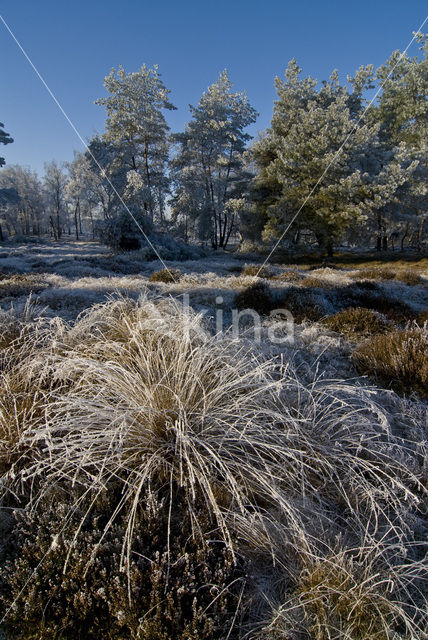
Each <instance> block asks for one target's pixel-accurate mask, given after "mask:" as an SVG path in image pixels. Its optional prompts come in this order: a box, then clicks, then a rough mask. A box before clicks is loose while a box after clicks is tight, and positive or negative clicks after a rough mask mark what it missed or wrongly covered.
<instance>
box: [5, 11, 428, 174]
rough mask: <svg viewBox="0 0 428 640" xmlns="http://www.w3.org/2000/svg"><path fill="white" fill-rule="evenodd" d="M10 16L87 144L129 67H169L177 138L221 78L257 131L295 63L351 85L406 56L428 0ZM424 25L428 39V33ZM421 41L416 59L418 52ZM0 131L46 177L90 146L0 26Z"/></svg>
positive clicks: (9, 153)
mask: <svg viewBox="0 0 428 640" xmlns="http://www.w3.org/2000/svg"><path fill="white" fill-rule="evenodd" d="M0 13H1V15H2V16H3V18H4V19H5V20H6V22H8V24H9V26H10V28H11V29H12V31H14V32H15V35H16V37H17V38H18V40H20V42H21V44H22V46H23V47H24V49H26V51H27V53H28V55H29V56H30V58H31V59H32V60H33V63H34V64H35V65H36V67H38V69H39V71H40V73H41V74H42V75H43V76H44V78H45V80H46V82H47V83H48V85H49V86H50V88H51V90H52V91H53V93H54V94H55V95H56V96H57V99H58V100H59V102H60V103H61V104H62V106H63V108H64V110H65V111H66V112H67V113H68V115H69V116H70V118H71V120H72V121H73V122H74V124H75V126H76V128H77V129H78V130H79V131H80V133H81V135H82V137H83V138H84V139H87V138H89V137H91V136H92V135H93V134H94V133H95V132H99V133H100V132H102V130H103V125H104V117H105V112H104V109H103V108H102V107H99V106H96V105H94V104H93V102H94V100H95V99H96V98H98V97H101V96H103V95H105V90H104V87H103V78H104V76H105V75H107V74H108V72H109V71H110V69H111V67H113V66H114V67H117V66H118V65H119V64H122V65H123V66H124V67H125V69H126V70H127V71H128V72H130V71H135V70H137V69H138V68H139V67H141V65H142V64H143V63H146V64H147V65H149V66H151V65H153V64H158V65H159V70H160V72H161V73H162V77H163V80H164V82H165V84H166V86H167V87H168V88H169V89H171V92H172V93H171V100H172V102H173V103H174V104H175V105H176V106H177V107H178V111H175V112H172V113H168V114H167V118H168V122H169V124H170V126H171V128H172V130H173V131H180V130H182V128H183V126H184V123H185V122H186V121H187V120H188V119H189V111H188V104H189V103H190V104H196V103H197V101H198V100H199V98H200V96H201V94H202V92H203V91H204V90H205V89H206V88H207V86H208V85H210V84H212V83H213V82H215V80H216V79H217V77H218V74H219V72H220V71H221V70H222V69H224V68H227V70H228V72H229V77H230V79H231V80H232V82H233V83H234V86H235V88H236V89H237V90H240V91H241V90H246V91H247V94H248V97H249V99H250V102H251V103H252V104H253V106H254V107H255V108H256V109H257V111H259V113H260V116H259V119H258V121H257V123H256V124H255V125H254V126H253V127H252V129H251V130H250V133H252V134H253V135H256V134H257V132H258V131H260V130H263V129H265V128H266V127H267V126H268V125H269V122H270V118H271V115H272V104H273V100H274V98H275V91H274V88H273V79H274V77H275V76H276V75H280V76H283V74H284V70H285V67H286V66H287V63H288V61H289V60H290V59H291V58H293V57H295V58H296V59H297V61H298V63H299V65H300V66H301V67H303V71H304V73H305V74H311V75H312V76H313V77H316V78H318V79H320V80H321V79H323V78H325V77H327V76H328V75H329V74H330V72H331V71H332V70H333V69H334V68H338V69H339V73H340V75H341V77H342V78H344V77H345V76H346V74H347V73H353V72H354V71H355V69H356V68H357V67H358V66H359V65H360V64H368V63H373V64H374V65H375V66H378V65H380V64H382V62H384V60H385V59H386V58H387V57H388V56H389V55H390V53H391V52H392V51H393V50H395V49H401V50H402V49H404V48H405V47H406V46H407V44H408V42H409V40H410V39H411V37H412V31H414V30H416V29H417V28H418V27H419V25H420V24H421V22H422V21H423V20H424V18H425V16H426V15H427V13H428V3H427V2H426V0H424V1H422V0H411V1H409V0H407V1H403V0H400V1H397V0H370V1H368V0H358V2H351V3H350V2H346V0H340V1H339V0H333V1H328V0H325V1H324V2H320V1H318V0H317V1H315V0H311V1H305V0H295V1H293V2H291V1H289V0H282V1H281V0H215V1H214V0H161V1H160V2H158V3H155V2H154V1H153V0H134V1H131V0H121V1H116V2H113V1H112V0H103V1H98V2H94V1H91V0H86V1H85V2H83V1H82V0H74V1H70V2H66V1H64V0H55V1H53V0H40V1H39V2H35V1H34V0H9V1H3V0H1V1H0ZM427 24H428V23H427ZM426 27H427V25H425V29H424V31H427V28H426ZM417 51H418V49H417V44H416V43H414V44H413V46H412V48H411V49H410V50H409V53H411V54H413V55H416V54H417ZM0 56H1V61H2V86H3V89H2V91H1V101H0V121H1V122H4V124H5V129H6V131H8V132H9V133H10V134H11V135H12V137H13V138H14V139H15V142H14V143H13V144H10V145H7V146H5V147H2V148H1V149H0V152H1V153H0V155H4V156H5V157H6V161H7V163H8V164H13V163H19V164H23V165H28V166H31V167H32V168H33V169H36V170H37V171H39V172H42V171H43V164H44V162H46V161H49V160H51V159H56V160H58V161H68V160H71V159H72V157H73V150H74V149H79V150H81V149H82V145H81V143H80V142H79V140H78V138H77V137H76V135H75V133H74V132H73V131H72V129H71V128H70V126H69V124H68V123H67V122H66V120H65V119H64V117H63V116H62V114H61V113H60V111H59V109H58V107H57V106H56V105H55V104H54V102H53V101H52V98H51V97H50V96H49V95H48V93H47V92H46V89H45V88H44V87H43V85H42V84H41V82H40V80H39V79H38V78H37V77H36V75H35V74H34V71H33V70H32V69H31V67H30V65H29V64H28V62H27V61H26V60H25V58H24V57H23V55H22V53H21V52H20V50H19V49H18V47H17V45H16V44H15V43H14V42H13V40H12V38H11V37H10V35H9V34H8V32H7V31H6V29H5V28H4V26H3V25H2V24H0Z"/></svg>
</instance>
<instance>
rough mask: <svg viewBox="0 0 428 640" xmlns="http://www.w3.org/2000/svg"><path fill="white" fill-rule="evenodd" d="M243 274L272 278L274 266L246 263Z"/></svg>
mask: <svg viewBox="0 0 428 640" xmlns="http://www.w3.org/2000/svg"><path fill="white" fill-rule="evenodd" d="M241 274H242V275H243V276H258V277H259V278H271V277H272V276H273V271H272V268H271V267H270V266H269V265H268V264H246V265H245V266H244V267H243V269H242V271H241Z"/></svg>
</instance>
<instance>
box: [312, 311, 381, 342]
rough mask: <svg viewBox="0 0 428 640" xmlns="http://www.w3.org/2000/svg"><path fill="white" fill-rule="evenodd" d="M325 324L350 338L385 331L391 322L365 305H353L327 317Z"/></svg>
mask: <svg viewBox="0 0 428 640" xmlns="http://www.w3.org/2000/svg"><path fill="white" fill-rule="evenodd" d="M324 324H326V325H327V327H328V328H329V329H331V330H332V331H337V332H338V333H341V334H342V335H344V336H346V337H348V338H356V337H358V338H360V337H368V336H371V335H374V334H378V333H385V332H386V331H388V329H390V328H391V323H390V322H388V320H387V319H386V318H385V317H384V316H382V315H381V314H380V313H378V312H376V311H373V310H372V309H364V308H363V307H351V308H348V309H343V310H342V311H338V312H337V313H335V314H334V315H333V316H329V317H328V318H325V320H324Z"/></svg>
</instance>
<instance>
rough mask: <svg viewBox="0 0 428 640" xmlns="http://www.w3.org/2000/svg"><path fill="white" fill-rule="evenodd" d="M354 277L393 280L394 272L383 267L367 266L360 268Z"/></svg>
mask: <svg viewBox="0 0 428 640" xmlns="http://www.w3.org/2000/svg"><path fill="white" fill-rule="evenodd" d="M354 278H357V279H358V280H361V279H364V278H367V279H368V280H393V279H394V278H395V272H394V271H392V270H391V269H386V268H385V267H367V268H365V269H360V270H359V271H358V272H357V273H356V274H355V275H354Z"/></svg>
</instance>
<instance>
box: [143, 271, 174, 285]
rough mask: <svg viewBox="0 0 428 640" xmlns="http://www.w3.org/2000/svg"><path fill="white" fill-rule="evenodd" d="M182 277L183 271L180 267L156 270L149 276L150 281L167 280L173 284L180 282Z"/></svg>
mask: <svg viewBox="0 0 428 640" xmlns="http://www.w3.org/2000/svg"><path fill="white" fill-rule="evenodd" d="M180 278H181V272H180V271H179V270H178V269H161V270H160V271H155V272H154V273H152V274H151V276H150V277H149V280H150V282H165V283H166V284H171V283H174V282H178V281H179V280H180Z"/></svg>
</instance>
